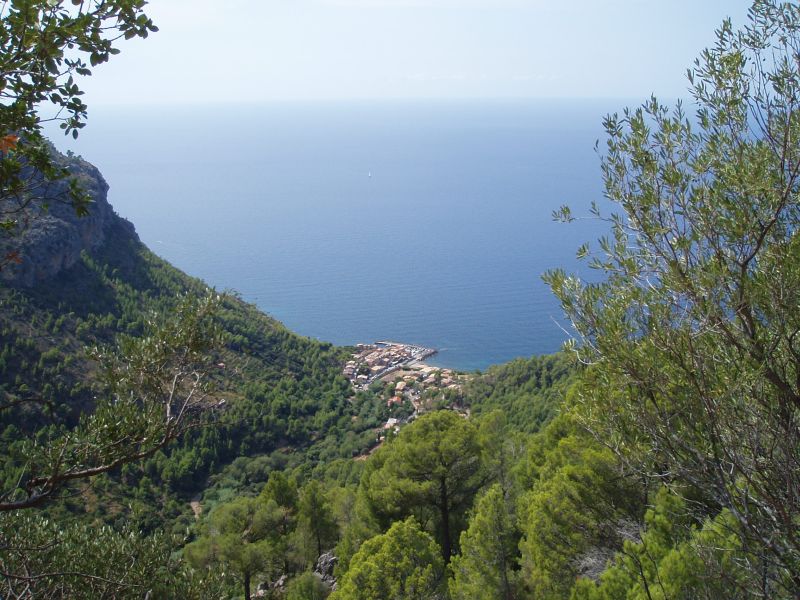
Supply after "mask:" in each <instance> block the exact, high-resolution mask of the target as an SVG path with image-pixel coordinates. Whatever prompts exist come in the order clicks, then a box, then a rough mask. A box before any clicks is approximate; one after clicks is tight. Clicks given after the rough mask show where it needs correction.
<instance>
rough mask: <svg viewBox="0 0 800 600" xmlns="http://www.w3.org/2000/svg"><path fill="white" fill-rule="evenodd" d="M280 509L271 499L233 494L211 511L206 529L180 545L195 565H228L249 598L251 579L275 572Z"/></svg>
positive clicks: (208, 569)
mask: <svg viewBox="0 0 800 600" xmlns="http://www.w3.org/2000/svg"><path fill="white" fill-rule="evenodd" d="M281 518H282V513H281V511H280V510H279V507H278V505H277V504H275V502H274V501H271V502H263V501H261V500H260V499H256V498H246V497H242V498H237V499H236V500H234V501H233V502H230V503H228V504H224V505H222V506H220V507H219V508H217V509H216V510H215V511H213V512H212V513H211V515H210V517H209V520H208V523H207V533H206V534H205V535H204V536H202V537H201V538H199V539H198V540H196V541H194V542H192V543H191V544H189V545H187V546H186V547H185V548H184V556H185V557H186V558H187V560H188V561H189V563H190V564H192V565H193V566H194V567H195V568H198V569H201V570H203V571H204V572H209V573H211V572H214V571H215V570H216V569H217V568H219V567H222V568H223V569H230V570H232V571H233V572H235V573H236V574H237V575H238V576H239V577H240V578H241V583H242V586H243V589H244V596H245V598H246V599H247V600H250V591H251V581H252V579H253V577H255V576H256V575H259V574H261V573H265V574H267V575H270V574H274V573H277V571H278V569H279V565H280V563H281V556H280V553H279V551H278V549H277V548H276V544H275V541H276V538H277V536H278V531H277V528H276V524H277V523H279V522H280V520H281Z"/></svg>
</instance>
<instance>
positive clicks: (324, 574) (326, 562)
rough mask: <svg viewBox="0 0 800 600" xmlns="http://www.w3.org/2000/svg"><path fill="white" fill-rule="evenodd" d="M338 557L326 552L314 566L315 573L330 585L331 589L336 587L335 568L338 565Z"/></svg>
mask: <svg viewBox="0 0 800 600" xmlns="http://www.w3.org/2000/svg"><path fill="white" fill-rule="evenodd" d="M337 561H338V559H337V558H336V557H335V556H334V555H333V554H331V553H330V552H326V553H325V554H323V555H322V556H320V557H319V558H318V559H317V564H316V566H315V567H314V575H316V576H317V577H319V579H320V581H322V583H324V584H325V585H326V586H328V587H329V588H330V589H332V590H335V589H336V578H335V577H334V576H333V570H334V568H335V567H336V562H337Z"/></svg>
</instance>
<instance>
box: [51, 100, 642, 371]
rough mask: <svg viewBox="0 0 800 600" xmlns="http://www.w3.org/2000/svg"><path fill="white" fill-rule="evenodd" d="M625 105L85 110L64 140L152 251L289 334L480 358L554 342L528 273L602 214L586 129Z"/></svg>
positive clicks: (445, 357)
mask: <svg viewBox="0 0 800 600" xmlns="http://www.w3.org/2000/svg"><path fill="white" fill-rule="evenodd" d="M625 104H626V103H625V102H623V101H591V102H590V101H533V100H532V101H522V100H519V101H486V102H479V101H461V102H422V101H420V102H359V103H327V104H322V103H292V104H290V103H284V104H265V105H242V106H218V107H195V108H174V107H173V108H163V109H160V108H152V107H151V108H141V107H137V108H113V109H112V108H106V109H102V108H98V109H93V110H91V111H90V116H89V125H88V126H87V128H86V129H85V130H84V131H83V132H82V134H81V137H80V138H79V140H78V141H77V142H69V141H67V140H65V139H63V138H62V139H58V140H56V141H57V145H58V146H59V148H61V149H62V150H67V149H71V150H73V151H74V152H76V153H78V154H81V155H82V156H83V157H84V158H86V159H87V160H89V161H90V162H92V163H94V164H96V165H97V166H98V167H99V168H100V169H101V171H102V172H103V174H104V176H105V178H106V180H107V181H108V183H109V184H110V186H111V191H110V194H109V199H110V201H111V203H112V204H113V205H114V207H115V208H116V210H117V212H118V213H119V214H120V215H122V216H124V217H126V218H127V219H129V220H131V221H132V222H133V223H134V225H135V226H136V229H137V231H138V232H139V235H140V237H141V238H142V240H143V241H144V242H145V243H146V244H147V245H148V246H149V247H150V248H151V249H152V250H153V251H155V252H156V253H157V254H159V255H160V256H162V257H164V258H165V259H167V260H169V261H170V262H172V263H173V264H174V265H176V266H177V267H179V268H181V269H182V270H184V271H185V272H187V273H189V274H190V275H193V276H196V277H199V278H201V279H203V280H205V281H206V282H207V283H209V284H211V285H213V286H215V287H217V288H218V289H228V288H230V289H233V290H236V291H238V292H239V293H240V294H241V296H242V297H243V298H244V299H245V300H248V301H250V302H254V303H255V304H257V305H258V306H259V307H260V308H261V309H262V310H264V311H265V312H266V313H268V314H270V315H272V316H274V317H275V318H277V319H279V320H281V321H282V322H283V323H285V324H286V325H287V326H288V327H289V328H291V329H292V330H294V331H296V332H298V333H300V334H303V335H306V336H311V337H314V338H318V339H321V340H327V341H330V342H334V343H336V344H355V343H358V342H371V341H375V340H383V339H390V340H396V341H401V342H410V343H411V342H413V343H418V344H422V345H425V346H429V347H433V348H437V349H438V350H439V354H438V355H437V356H436V357H435V359H433V360H432V361H431V362H433V363H434V364H439V365H441V366H447V367H452V368H457V369H463V370H473V369H484V368H486V367H487V366H489V365H491V364H495V363H501V362H505V361H508V360H510V359H513V358H515V357H519V356H530V355H533V354H541V353H550V352H554V351H556V350H558V349H559V348H560V346H561V344H562V342H563V341H564V340H565V339H566V337H567V333H566V332H565V330H564V329H565V328H566V329H567V330H568V327H567V326H566V324H565V323H564V321H563V318H562V313H561V310H560V307H559V305H558V302H557V301H556V299H555V298H554V297H553V295H552V294H551V293H550V291H549V289H548V288H547V287H546V286H545V285H544V284H543V283H542V281H541V274H542V273H543V272H544V271H546V270H548V269H551V268H554V267H559V266H560V267H564V268H566V269H567V270H571V271H575V270H577V269H578V268H579V267H578V264H577V262H576V260H575V258H574V257H575V251H576V249H577V248H578V246H579V245H580V244H581V243H583V242H585V241H590V240H594V239H596V238H597V237H598V236H599V235H600V234H601V233H602V232H603V231H604V227H603V226H601V225H600V224H598V223H597V222H594V221H591V220H585V221H578V222H576V223H573V224H569V225H565V224H561V223H556V222H554V221H553V220H552V218H551V213H552V211H553V210H554V209H556V208H558V207H559V206H560V205H562V204H564V203H566V204H569V205H570V206H571V207H572V208H573V212H575V213H577V214H581V213H584V214H588V207H589V204H590V202H591V201H592V200H597V201H600V200H602V197H603V190H602V182H601V177H600V168H599V158H598V155H597V153H596V151H595V141H596V140H598V139H600V140H601V148H602V143H603V130H602V126H601V122H602V117H603V115H604V114H606V113H607V112H609V111H614V110H619V109H621V108H622V107H623V106H624V105H625Z"/></svg>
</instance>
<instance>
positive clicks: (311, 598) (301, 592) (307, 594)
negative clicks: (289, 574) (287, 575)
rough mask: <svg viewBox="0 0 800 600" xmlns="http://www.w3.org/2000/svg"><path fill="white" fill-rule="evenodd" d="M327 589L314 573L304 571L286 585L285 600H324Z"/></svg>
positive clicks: (326, 595)
mask: <svg viewBox="0 0 800 600" xmlns="http://www.w3.org/2000/svg"><path fill="white" fill-rule="evenodd" d="M328 593H329V590H328V588H327V587H326V586H325V584H324V583H322V582H321V581H320V579H319V577H317V576H316V575H314V574H313V573H309V572H308V571H306V572H305V573H303V574H302V575H298V576H297V577H295V578H294V579H292V580H291V581H290V582H289V585H288V586H286V596H285V600H325V598H327V597H328Z"/></svg>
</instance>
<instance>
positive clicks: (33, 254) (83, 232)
mask: <svg viewBox="0 0 800 600" xmlns="http://www.w3.org/2000/svg"><path fill="white" fill-rule="evenodd" d="M59 160H63V161H64V165H65V166H66V167H67V168H68V169H69V171H70V173H71V174H72V176H73V177H75V178H77V180H78V181H79V183H80V185H81V187H82V188H83V189H84V190H85V191H86V192H87V193H88V194H89V196H90V197H91V199H92V203H91V204H90V205H89V214H88V215H87V216H85V217H78V216H77V215H76V214H75V210H74V208H73V207H72V205H71V203H70V202H69V200H68V199H69V194H68V190H69V185H68V182H67V181H66V180H61V181H56V182H51V183H49V184H47V186H46V188H43V189H45V191H44V193H43V196H44V200H43V201H37V202H36V203H35V205H34V206H33V207H32V210H31V211H29V212H33V213H34V216H33V218H32V219H31V221H30V224H29V226H28V227H27V229H26V230H25V231H24V232H23V233H22V234H21V235H19V236H13V237H11V238H10V239H7V240H5V244H0V245H2V248H0V249H3V250H5V251H6V252H7V251H11V250H13V251H15V252H17V253H18V254H19V263H12V264H10V265H6V266H5V267H3V269H2V270H0V280H2V281H3V282H4V283H6V284H8V285H14V286H21V287H32V286H34V285H35V284H37V283H38V282H40V281H43V280H45V279H49V278H51V277H53V276H54V275H57V274H58V273H60V272H61V271H63V270H64V269H68V268H70V267H71V266H73V265H74V264H75V263H76V262H77V261H78V259H79V258H80V255H81V252H83V251H88V252H91V251H92V250H94V249H95V248H97V247H99V246H100V245H101V244H103V242H104V241H105V240H106V237H107V235H108V234H109V232H110V230H111V226H112V225H113V224H117V225H122V228H121V229H120V228H119V227H116V228H114V231H117V232H119V231H122V232H124V234H129V235H130V236H132V237H133V238H136V239H138V238H137V236H136V232H135V230H134V228H133V225H132V224H131V223H129V222H128V221H125V220H124V219H122V218H121V217H119V216H117V214H116V213H115V212H114V209H113V208H112V207H111V205H110V204H109V203H108V198H107V194H108V184H107V183H106V181H105V179H103V176H102V175H101V174H100V171H98V170H97V168H96V167H95V166H94V165H91V164H89V163H88V162H86V161H84V160H82V159H79V158H72V157H71V158H67V157H59ZM43 205H46V208H44V209H43V208H42V206H43ZM0 241H2V240H0Z"/></svg>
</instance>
